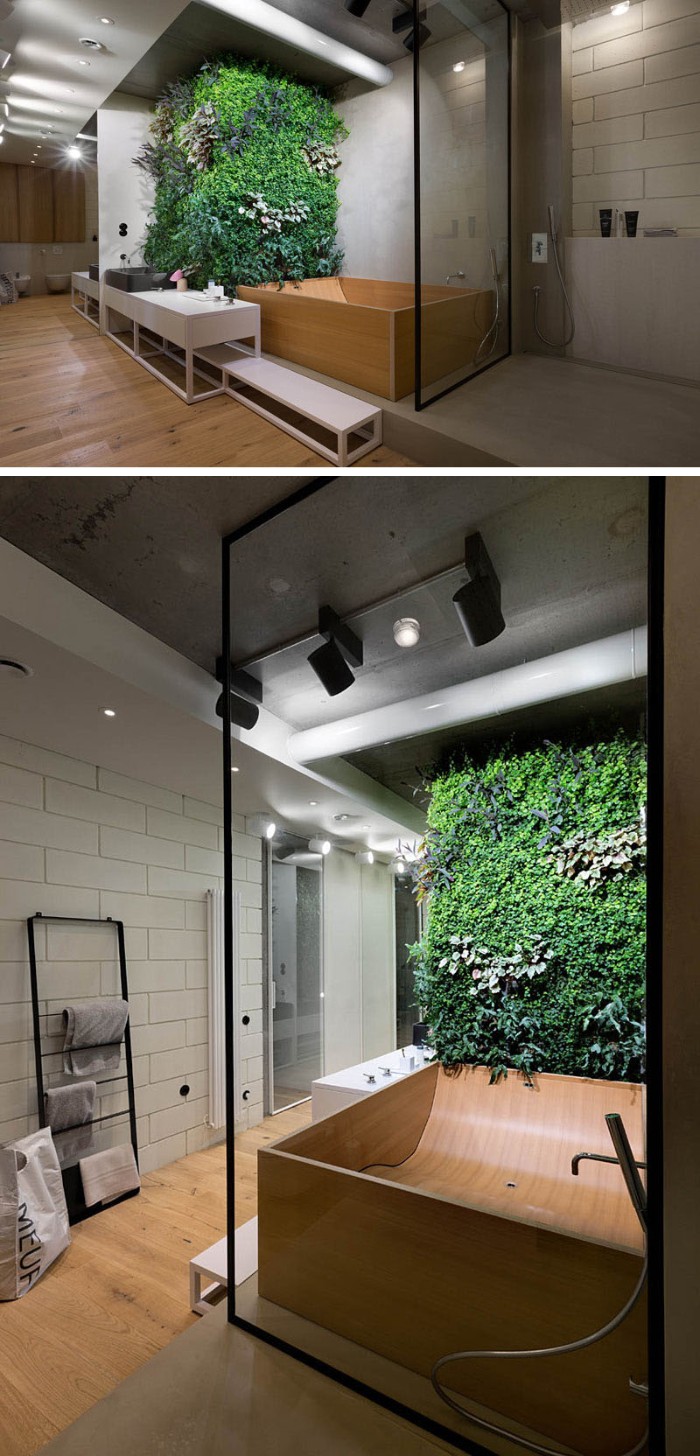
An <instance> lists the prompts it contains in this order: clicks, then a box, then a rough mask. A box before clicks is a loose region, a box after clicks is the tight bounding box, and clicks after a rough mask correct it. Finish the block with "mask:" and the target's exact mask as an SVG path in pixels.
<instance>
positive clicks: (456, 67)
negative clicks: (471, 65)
mask: <svg viewBox="0 0 700 1456" xmlns="http://www.w3.org/2000/svg"><path fill="white" fill-rule="evenodd" d="M466 64H467V63H466V61H455V63H454V65H453V67H452V70H453V71H457V72H458V73H459V72H460V71H463V70H464V67H465V66H466Z"/></svg>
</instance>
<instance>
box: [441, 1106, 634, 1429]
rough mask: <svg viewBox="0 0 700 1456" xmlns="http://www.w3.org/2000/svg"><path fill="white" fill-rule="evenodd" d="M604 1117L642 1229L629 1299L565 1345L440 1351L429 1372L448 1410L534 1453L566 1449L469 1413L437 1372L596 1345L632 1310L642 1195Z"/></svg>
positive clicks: (621, 1143)
mask: <svg viewBox="0 0 700 1456" xmlns="http://www.w3.org/2000/svg"><path fill="white" fill-rule="evenodd" d="M605 1120H606V1123H607V1126H608V1132H609V1133H610V1136H611V1138H612V1141H613V1146H614V1148H615V1152H616V1154H617V1157H618V1161H619V1163H620V1166H621V1168H622V1172H623V1175H624V1178H625V1183H626V1185H627V1191H628V1193H629V1195H630V1199H631V1201H632V1205H633V1207H634V1211H635V1213H636V1215H637V1217H638V1219H639V1222H640V1224H641V1226H642V1231H643V1233H644V1239H645V1253H644V1263H643V1265H642V1272H641V1274H640V1276H639V1279H638V1280H637V1283H636V1285H635V1287H634V1289H633V1290H632V1293H631V1295H630V1297H629V1299H628V1300H627V1303H626V1304H625V1305H624V1306H623V1308H622V1309H621V1310H619V1311H618V1313H617V1314H616V1315H614V1316H613V1318H612V1319H611V1320H609V1321H608V1323H607V1324H606V1325H603V1327H602V1329H599V1330H594V1331H593V1333H592V1334H590V1335H583V1336H582V1338H581V1339H579V1340H571V1341H570V1342H569V1343H568V1344H567V1345H551V1346H550V1347H549V1348H545V1349H542V1350H459V1351H457V1352H456V1353H455V1354H453V1355H443V1356H442V1357H441V1358H440V1359H439V1360H436V1361H435V1364H434V1365H433V1368H432V1371H431V1374H430V1378H431V1380H432V1383H433V1388H434V1389H435V1391H436V1392H437V1394H438V1395H439V1397H440V1399H441V1400H442V1401H444V1403H445V1405H448V1406H449V1407H450V1410H453V1411H456V1412H457V1414H458V1415H461V1416H464V1417H465V1418H466V1419H467V1420H468V1421H470V1422H471V1423H472V1425H475V1426H478V1427H479V1428H480V1429H481V1430H482V1431H489V1432H490V1433H491V1434H492V1435H495V1436H505V1437H506V1439H507V1440H509V1441H512V1442H513V1444H514V1445H515V1446H522V1447H523V1449H524V1450H525V1451H533V1452H535V1456H566V1453H564V1452H562V1451H561V1450H560V1448H559V1447H557V1446H540V1445H538V1444H537V1442H536V1441H530V1440H528V1439H527V1438H526V1437H523V1436H516V1435H514V1434H513V1432H512V1431H509V1430H507V1429H506V1427H505V1426H498V1425H496V1424H495V1423H494V1422H492V1421H486V1420H484V1419H483V1417H482V1416H476V1415H473V1414H472V1412H471V1411H470V1410H469V1409H468V1408H467V1407H466V1406H465V1405H463V1404H462V1403H461V1402H460V1401H457V1400H455V1399H454V1398H453V1396H451V1395H448V1394H447V1391H446V1390H445V1389H444V1387H443V1385H442V1383H441V1380H440V1374H439V1372H440V1371H441V1370H442V1369H443V1367H444V1366H446V1365H450V1364H453V1363H455V1362H456V1361H462V1360H523V1359H530V1360H538V1359H542V1358H545V1357H546V1356H548V1355H571V1354H574V1353H575V1352H576V1351H577V1350H586V1349H588V1348H589V1346H591V1345H596V1344H598V1342H599V1341H600V1340H604V1339H605V1338H606V1336H607V1335H611V1334H612V1333H613V1331H614V1330H616V1329H619V1326H620V1325H621V1324H623V1323H624V1321H625V1320H626V1319H627V1316H628V1315H629V1314H631V1313H632V1310H633V1309H634V1307H635V1305H636V1304H637V1301H638V1300H639V1298H640V1295H641V1293H642V1290H643V1289H644V1285H645V1284H646V1280H647V1272H648V1261H647V1254H646V1232H647V1225H646V1196H645V1193H644V1188H643V1185H642V1184H641V1182H640V1180H639V1175H638V1174H637V1170H636V1167H635V1166H634V1159H633V1157H632V1152H631V1149H630V1146H629V1142H628V1140H627V1135H626V1133H625V1129H624V1125H623V1122H622V1118H621V1117H620V1116H619V1113H611V1114H609V1115H608V1116H607V1117H606V1119H605ZM648 1439H649V1432H648V1430H647V1431H645V1432H644V1435H643V1437H642V1439H641V1441H638V1442H637V1444H636V1446H633V1447H632V1448H631V1450H629V1451H625V1452H624V1453H623V1456H640V1453H641V1452H642V1451H643V1450H644V1447H645V1446H646V1444H647V1441H648Z"/></svg>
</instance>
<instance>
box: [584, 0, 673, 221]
mask: <svg viewBox="0 0 700 1456" xmlns="http://www.w3.org/2000/svg"><path fill="white" fill-rule="evenodd" d="M571 36H572V47H573V81H572V88H573V90H572V94H573V154H572V155H573V204H574V205H573V231H574V235H575V236H576V235H577V234H578V235H581V234H583V235H585V234H590V233H596V234H598V233H599V231H600V228H599V219H598V209H599V208H600V207H610V206H612V207H615V206H618V207H619V208H621V209H622V210H623V211H624V210H627V209H631V210H636V211H638V212H639V229H640V231H641V229H642V228H643V227H645V226H646V227H663V226H671V227H677V228H678V230H679V232H680V233H683V234H686V235H689V236H694V235H698V234H700V0H641V3H638V4H632V5H631V6H630V8H629V10H627V11H626V12H625V13H624V14H623V15H612V14H608V15H601V16H599V17H596V18H595V19H593V20H588V21H584V22H583V24H581V25H575V26H573V28H572V31H571Z"/></svg>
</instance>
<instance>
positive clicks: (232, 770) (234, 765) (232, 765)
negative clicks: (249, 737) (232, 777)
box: [231, 763, 240, 773]
mask: <svg viewBox="0 0 700 1456" xmlns="http://www.w3.org/2000/svg"><path fill="white" fill-rule="evenodd" d="M231 773H240V769H239V768H237V767H236V764H235V763H232V764H231Z"/></svg>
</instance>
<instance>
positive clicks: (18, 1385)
mask: <svg viewBox="0 0 700 1456" xmlns="http://www.w3.org/2000/svg"><path fill="white" fill-rule="evenodd" d="M310 1115H311V1111H310V1103H306V1104H304V1105H303V1106H301V1107H295V1108H293V1109H291V1110H290V1111H289V1112H283V1113H279V1114H278V1115H277V1116H276V1117H269V1118H266V1119H265V1120H264V1121H263V1122H261V1123H260V1124H259V1125H258V1126H257V1127H255V1128H252V1129H251V1130H250V1131H249V1132H245V1133H242V1134H241V1135H240V1137H239V1138H238V1139H237V1140H236V1184H237V1191H236V1227H238V1226H239V1225H240V1224H242V1223H245V1222H246V1220H247V1219H249V1218H253V1217H254V1216H255V1214H256V1212H257V1169H256V1160H257V1150H258V1148H259V1147H262V1146H264V1145H265V1144H266V1143H269V1142H274V1141H275V1140H276V1139H277V1138H280V1137H284V1136H286V1134H287V1133H291V1132H295V1131H296V1130H297V1128H300V1127H303V1126H305V1124H306V1123H307V1122H308V1121H309V1118H310ZM225 1176H226V1157H225V1149H224V1147H223V1144H219V1145H217V1146H216V1147H213V1148H207V1149H205V1150H203V1151H202V1152H199V1153H191V1154H190V1155H189V1156H188V1157H186V1158H181V1159H180V1160H179V1161H178V1162H176V1163H171V1164H169V1165H168V1166H167V1167H165V1168H159V1169H158V1170H157V1171H156V1172H155V1173H147V1174H145V1175H144V1178H143V1186H142V1191H141V1194H140V1196H139V1197H138V1198H133V1199H128V1200H127V1201H126V1202H125V1203H122V1204H119V1205H118V1206H117V1207H115V1208H107V1209H104V1211H103V1212H102V1213H100V1214H98V1216H97V1217H96V1218H92V1219H88V1220H86V1221H85V1222H84V1223H82V1224H78V1225H76V1226H75V1228H74V1229H73V1242H72V1244H71V1246H70V1248H69V1249H67V1250H66V1252H65V1254H63V1255H62V1256H61V1258H60V1259H59V1260H58V1261H57V1262H56V1264H55V1265H54V1266H53V1267H52V1268H51V1269H50V1270H49V1271H48V1272H47V1274H46V1275H45V1276H44V1278H43V1279H42V1280H41V1282H40V1283H39V1284H38V1285H37V1286H36V1288H35V1289H34V1290H32V1292H31V1294H29V1295H27V1296H25V1298H24V1299H21V1300H19V1301H17V1302H16V1303H14V1304H3V1305H0V1369H1V1370H2V1378H1V1379H0V1451H1V1452H2V1456H33V1453H34V1452H36V1451H38V1450H40V1448H41V1447H42V1446H43V1445H45V1443H46V1442H47V1441H49V1440H51V1439H52V1437H53V1436H55V1435H57V1434H58V1433H59V1432H60V1431H62V1430H64V1429H65V1428H66V1426H69V1425H70V1424H71V1423H72V1422H73V1421H75V1420H76V1419H77V1418H78V1416H80V1415H82V1414H83V1413H84V1412H85V1411H87V1410H89V1409H90V1407H91V1406H93V1405H94V1404H95V1403H96V1402H97V1401H98V1400H101V1399H102V1398H103V1396H105V1395H108V1394H109V1392H110V1391H112V1390H114V1389H115V1387H116V1386H117V1385H118V1384H119V1383H120V1382H121V1381H122V1380H124V1379H126V1377H127V1376H128V1375H131V1374H132V1373H133V1372H134V1371H135V1370H137V1369H139V1367H140V1366H141V1365H143V1364H145V1362H146V1361H147V1360H150V1358H151V1357H152V1356H153V1355H155V1354H156V1353H157V1351H158V1350H161V1349H163V1347H164V1346H165V1345H167V1344H169V1343H170V1341H171V1340H172V1339H174V1337H175V1336H176V1335H179V1334H181V1333H182V1332H183V1331H184V1330H186V1329H188V1328H189V1327H190V1326H191V1325H193V1324H195V1323H196V1322H197V1320H198V1318H199V1317H198V1316H197V1315H193V1314H192V1313H191V1311H190V1307H189V1261H190V1259H191V1258H192V1257H193V1256H194V1255H195V1254H198V1253H201V1251H202V1250H203V1249H206V1248H207V1247H208V1246H209V1244H212V1243H215V1241H216V1240H217V1239H220V1238H222V1236H223V1235H224V1233H225V1232H226V1189H225ZM205 1318H206V1319H209V1318H211V1316H209V1315H206V1316H205Z"/></svg>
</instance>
